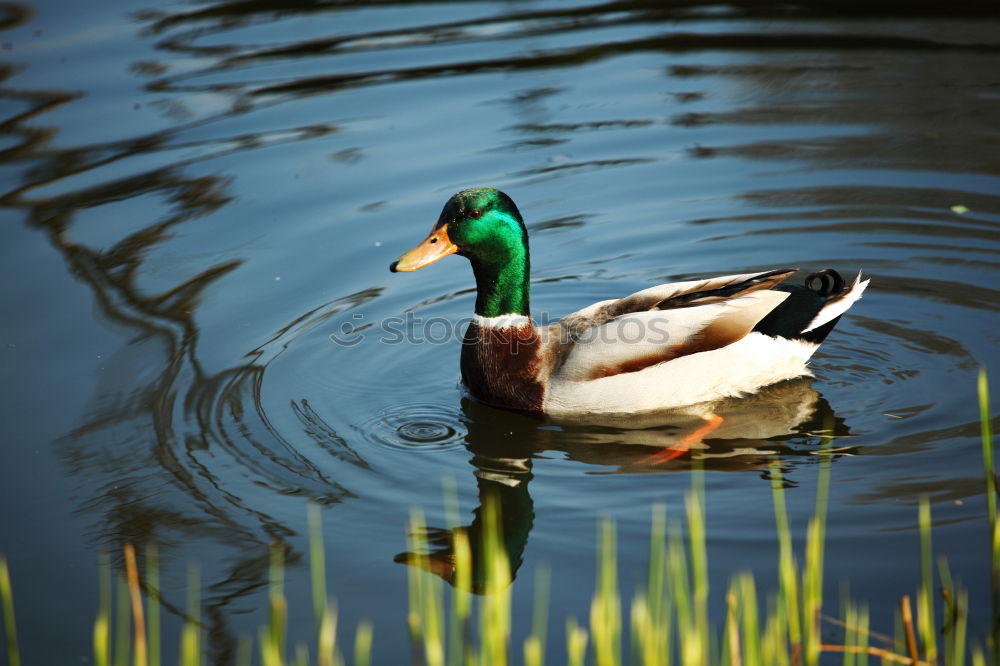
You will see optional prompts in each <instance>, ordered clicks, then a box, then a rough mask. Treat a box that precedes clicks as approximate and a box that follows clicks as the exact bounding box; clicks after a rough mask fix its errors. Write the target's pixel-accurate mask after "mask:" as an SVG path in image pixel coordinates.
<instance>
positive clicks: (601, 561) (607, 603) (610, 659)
mask: <svg viewBox="0 0 1000 666" xmlns="http://www.w3.org/2000/svg"><path fill="white" fill-rule="evenodd" d="M598 543H599V544H600V557H599V558H598V564H597V591H596V593H595V594H594V598H593V601H591V604H590V633H591V636H592V643H593V646H594V648H593V649H594V663H595V664H596V665H597V666H615V665H616V664H619V663H621V630H622V626H621V625H622V608H621V598H620V597H619V595H618V564H617V557H616V546H615V526H614V522H613V521H612V520H611V519H610V518H605V519H604V520H602V521H601V523H600V527H599V531H598Z"/></svg>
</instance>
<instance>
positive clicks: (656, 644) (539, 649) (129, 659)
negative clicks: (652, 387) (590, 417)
mask: <svg viewBox="0 0 1000 666" xmlns="http://www.w3.org/2000/svg"><path fill="white" fill-rule="evenodd" d="M978 388H979V408H980V422H981V424H982V442H983V469H984V477H985V483H986V497H987V510H988V519H989V529H990V530H991V554H990V555H991V563H992V567H991V571H992V575H991V600H992V619H991V621H990V623H989V626H990V627H991V628H992V632H991V633H990V635H987V636H984V637H982V645H980V643H978V642H976V641H972V640H970V639H969V638H968V636H967V624H968V616H967V611H968V596H967V594H966V592H965V590H964V589H961V588H960V587H958V586H957V585H956V584H955V583H954V582H953V580H952V577H951V573H950V571H949V568H948V564H947V562H945V561H944V560H941V561H939V563H938V572H937V576H936V577H935V573H934V563H933V561H932V547H931V511H930V504H929V502H928V501H927V499H926V498H925V499H923V500H922V501H921V503H920V509H919V524H920V555H919V557H920V561H921V580H920V583H919V587H918V589H917V594H916V601H915V604H914V603H913V602H912V601H911V599H910V598H909V596H904V597H903V598H902V599H900V601H899V609H898V611H897V614H896V618H895V627H896V631H895V636H892V637H889V636H882V635H880V634H875V633H873V632H870V631H869V617H868V611H867V608H866V607H865V605H864V604H863V603H859V602H853V601H846V602H844V603H843V604H842V607H841V609H840V614H839V617H829V616H827V615H824V614H823V596H822V595H823V541H824V533H825V527H826V506H827V494H828V490H829V482H830V454H829V448H828V445H829V442H826V443H825V444H824V446H823V449H822V450H821V451H820V455H821V459H822V462H821V466H820V473H819V483H818V484H817V494H816V509H815V514H814V516H813V518H812V519H811V520H810V522H809V525H808V528H807V534H806V547H805V553H804V563H802V564H801V565H800V564H799V562H798V561H797V559H796V556H795V553H794V552H793V549H792V538H791V531H790V527H789V524H788V516H787V512H786V509H785V500H784V494H783V491H782V482H781V472H780V469H779V467H778V465H777V462H772V464H771V468H770V473H771V479H772V490H773V500H774V515H775V522H776V526H777V535H778V543H779V556H778V563H777V567H778V574H779V577H778V580H779V585H778V589H777V590H776V591H774V592H773V593H772V594H770V595H767V596H762V595H761V594H760V593H759V592H758V591H757V587H756V584H755V582H754V578H753V576H752V575H750V574H749V573H737V574H736V575H735V576H734V577H733V579H732V580H731V582H730V584H729V587H728V589H727V590H725V592H724V595H725V596H724V601H725V606H724V607H725V608H726V617H725V620H724V622H723V624H722V626H721V628H719V629H715V628H713V626H712V624H711V622H710V619H709V613H708V608H709V585H708V574H707V561H708V553H707V548H706V543H705V517H704V491H703V489H702V483H701V476H700V474H699V473H697V472H696V473H694V474H693V475H692V478H693V483H692V491H691V493H690V494H689V495H688V496H687V498H686V502H685V512H684V514H685V522H684V524H683V525H681V524H680V523H679V522H671V523H668V522H667V520H666V517H665V516H666V512H665V510H664V508H663V507H662V506H661V507H656V508H654V511H653V518H652V529H651V536H650V549H649V571H648V574H647V580H646V582H645V585H644V586H643V587H642V589H640V590H638V591H637V592H636V593H635V594H634V596H633V597H632V600H631V603H630V606H629V608H628V611H627V613H626V611H625V610H624V609H623V604H622V599H621V596H620V592H619V585H618V580H617V566H616V536H615V525H614V523H613V522H612V521H611V520H608V519H606V520H604V521H602V522H601V523H600V525H599V526H598V539H597V541H598V546H597V547H598V549H599V558H598V559H599V563H598V571H597V572H596V582H595V591H594V595H593V598H592V601H591V605H590V609H589V621H588V622H587V623H586V624H581V623H580V622H579V621H578V620H577V619H576V618H575V617H570V618H567V619H566V625H565V626H566V633H565V636H564V638H563V641H564V646H565V647H564V649H556V648H555V647H553V649H549V648H548V647H547V644H546V642H547V640H548V637H547V636H546V627H547V626H548V617H547V610H548V587H549V585H548V573H547V572H546V571H544V570H542V571H540V572H538V574H537V576H536V580H535V595H534V612H533V618H532V630H531V633H530V634H529V635H528V636H527V637H526V638H524V639H523V641H521V643H520V645H516V644H515V639H514V637H513V636H512V635H511V594H512V590H511V585H510V583H511V581H512V574H511V571H510V563H509V559H508V555H507V553H505V552H504V548H503V541H502V538H501V536H500V516H499V508H498V505H496V504H494V503H486V504H485V505H484V507H483V510H484V513H485V525H486V529H484V530H483V538H482V543H480V544H472V543H470V542H469V537H468V535H467V534H466V533H465V532H463V531H462V530H457V529H456V530H453V531H452V540H453V543H452V544H451V545H452V552H453V558H452V561H451V563H450V565H451V566H452V567H453V571H451V572H450V573H451V575H450V576H449V580H451V581H452V582H453V585H452V586H448V585H446V584H445V583H444V581H442V580H441V579H440V578H438V577H437V576H434V575H431V574H430V573H428V570H430V569H431V568H432V567H431V566H430V563H429V562H428V561H426V557H427V556H426V555H421V553H427V552H428V550H429V549H428V544H427V530H426V528H425V525H424V521H423V517H422V514H421V512H420V511H414V513H413V516H412V518H411V522H410V530H409V532H410V536H409V548H410V551H411V553H413V554H414V557H415V559H414V561H411V562H410V564H412V565H413V566H410V567H409V569H408V571H409V613H408V615H407V623H408V630H409V638H410V642H411V662H412V663H413V664H426V666H477V665H478V666H505V665H506V664H508V663H523V664H525V666H541V665H542V664H544V663H546V656H547V655H549V656H550V658H551V655H552V654H553V653H554V654H558V655H559V657H558V658H556V662H555V663H558V664H563V663H565V664H569V665H570V666H577V665H580V666H582V665H583V664H585V663H591V664H594V665H595V666H619V665H621V664H641V665H642V666H671V665H673V664H679V665H680V666H705V665H708V664H727V665H732V666H743V665H746V666H758V665H771V664H774V665H778V666H780V665H788V666H799V665H802V666H813V665H815V664H818V663H819V662H820V658H821V655H824V654H828V655H830V657H828V658H827V659H824V663H826V662H827V661H828V660H829V659H830V658H833V657H834V656H835V655H833V654H831V653H840V654H841V655H842V657H841V658H842V662H843V664H844V665H845V666H854V665H855V664H857V665H858V666H865V665H866V664H868V663H869V658H871V659H872V660H873V661H874V660H878V662H879V663H881V664H945V665H955V666H958V665H960V664H966V663H968V660H969V659H971V662H972V664H974V665H975V666H979V665H985V664H986V663H992V664H1000V652H998V650H1000V643H998V640H997V631H998V629H997V627H998V620H1000V523H998V521H997V507H996V482H995V478H996V477H995V474H994V470H993V450H992V433H991V431H990V414H989V399H988V388H987V383H986V374H985V372H981V373H980V376H979V386H978ZM452 499H453V498H452ZM449 508H450V509H451V511H452V513H456V512H457V509H455V508H454V506H453V502H451V503H450V507H449ZM455 522H457V521H455ZM309 523H310V564H311V575H312V587H313V595H312V596H313V598H312V604H313V610H314V616H315V627H316V629H315V638H314V641H313V645H311V646H307V645H303V644H299V645H296V646H295V649H294V650H292V651H289V648H288V645H287V641H286V636H287V625H286V623H287V604H288V601H287V599H286V597H285V594H284V563H283V560H282V551H281V550H280V548H278V547H274V548H273V549H272V551H271V564H270V585H269V590H268V603H269V613H268V624H267V625H266V626H264V627H261V629H260V631H259V635H258V637H257V641H256V648H254V641H252V640H250V639H246V640H243V641H241V643H240V649H239V650H238V653H237V656H236V663H237V664H238V665H239V666H244V665H249V664H255V663H257V664H261V665H262V666H285V665H294V666H307V665H309V664H317V665H318V666H340V665H344V664H346V663H347V662H345V660H344V657H343V656H342V655H343V654H345V653H350V654H352V656H353V663H354V664H355V665H356V666H364V665H366V664H370V663H372V642H373V631H374V630H373V627H372V626H371V625H370V624H367V623H362V624H360V625H359V626H358V627H357V628H356V631H355V633H354V640H353V645H350V646H346V648H349V649H345V646H341V645H340V644H339V643H338V632H337V614H336V610H335V607H334V605H333V604H332V602H331V600H330V599H329V597H328V596H327V591H326V582H325V571H326V568H325V559H324V558H325V555H324V551H323V537H322V533H321V527H320V515H319V509H318V508H317V507H316V506H311V507H310V513H309ZM474 553H475V557H474V555H473V554H474ZM124 555H125V558H124V561H125V570H124V571H123V572H120V573H119V574H118V575H117V576H115V575H113V573H112V569H111V565H110V562H109V559H108V558H107V557H102V558H101V563H100V566H99V572H100V581H101V583H100V590H101V592H100V598H99V600H98V612H97V618H96V620H95V622H94V634H93V654H94V663H95V664H96V665H97V666H112V665H114V666H128V665H130V664H131V665H134V666H159V665H160V660H161V652H162V648H161V646H162V643H161V636H160V617H159V612H160V600H159V567H158V560H157V553H156V549H155V547H153V546H150V547H149V548H147V550H146V554H145V562H144V567H143V568H144V571H145V579H144V580H143V579H141V577H140V573H139V566H138V562H137V557H136V553H135V550H134V548H133V547H132V546H131V545H127V546H126V547H125V553H124ZM421 558H425V559H424V561H421ZM474 560H477V561H474ZM435 566H436V567H437V568H440V564H436V565H435ZM473 575H475V577H476V579H477V582H475V583H474V582H473ZM113 579H114V580H113ZM935 585H937V587H935ZM188 586H189V592H188V604H187V611H186V614H185V616H184V627H183V629H182V631H181V636H180V639H179V640H180V649H179V653H180V660H179V663H180V665H181V666H200V665H201V664H204V663H205V661H206V655H205V650H204V649H203V646H202V628H201V623H200V619H199V612H200V611H199V609H200V599H199V595H198V590H199V589H200V582H199V576H198V571H197V568H195V567H192V568H191V569H190V573H189V584H188ZM935 589H938V590H940V600H937V599H936V595H935V594H934V591H935ZM472 590H475V592H476V593H473V591H472ZM477 593H478V594H477ZM113 596H114V600H112V597H113ZM936 605H937V606H939V607H940V608H941V609H942V613H941V614H942V622H941V623H940V624H939V623H938V622H937V621H936V617H935V606H936ZM0 608H2V613H3V621H4V636H5V642H6V646H7V649H6V660H7V663H8V664H9V666H20V664H21V658H20V653H19V648H18V643H17V631H16V622H15V616H14V600H13V595H12V592H11V583H10V575H9V571H8V567H7V563H6V560H5V559H4V558H3V557H2V556H0ZM761 609H766V610H765V611H764V612H763V613H762V612H761ZM822 626H827V627H830V626H835V627H837V628H838V629H839V636H841V638H842V640H840V641H839V642H837V643H826V642H823V640H822V637H821V627H822ZM939 637H940V638H941V641H940V644H939V641H938V638H939ZM255 655H256V658H255ZM518 657H519V658H518Z"/></svg>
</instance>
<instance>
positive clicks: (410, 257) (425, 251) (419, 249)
mask: <svg viewBox="0 0 1000 666" xmlns="http://www.w3.org/2000/svg"><path fill="white" fill-rule="evenodd" d="M456 252H458V247H457V246H456V245H455V244H454V243H452V242H451V239H450V238H448V231H447V226H445V225H441V226H440V227H438V228H437V229H435V230H434V231H432V232H431V234H430V235H429V236H428V237H427V238H425V239H424V242H423V243H421V244H420V245H418V246H416V247H415V248H413V249H412V250H410V251H409V252H407V253H406V254H404V255H403V256H402V257H400V258H399V259H397V260H396V261H394V262H392V263H391V264H390V265H389V270H390V271H392V272H393V273H397V272H404V273H409V272H412V271H419V270H420V269H421V268H423V267H425V266H430V265H431V264H433V263H434V262H435V261H437V260H438V259H441V258H443V257H447V256H448V255H449V254H455V253H456Z"/></svg>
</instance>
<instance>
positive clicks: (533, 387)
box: [462, 322, 545, 414]
mask: <svg viewBox="0 0 1000 666" xmlns="http://www.w3.org/2000/svg"><path fill="white" fill-rule="evenodd" d="M540 349H541V340H540V338H539V336H538V333H537V331H536V330H535V328H534V327H533V326H532V325H531V324H524V325H523V326H509V327H503V328H487V327H481V326H479V325H477V324H476V323H474V322H473V323H471V324H469V328H468V329H467V330H466V332H465V340H464V341H463V343H462V380H463V381H464V382H465V385H466V386H468V387H469V391H470V392H471V393H472V395H473V396H475V397H476V399H478V400H481V401H483V402H485V403H488V404H491V405H496V406H498V407H506V408H507V409H516V410H518V411H525V412H532V413H536V414H541V413H542V398H543V397H544V393H545V389H544V387H543V386H542V384H541V382H540V381H539V379H538V371H539V368H540V367H541V359H540V355H539V351H540Z"/></svg>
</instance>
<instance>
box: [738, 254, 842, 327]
mask: <svg viewBox="0 0 1000 666" xmlns="http://www.w3.org/2000/svg"><path fill="white" fill-rule="evenodd" d="M774 290H775V291H785V292H788V298H786V299H785V300H784V302H783V303H782V304H781V305H779V306H778V307H776V308H775V309H774V310H771V312H769V313H768V315H767V316H766V317H764V318H763V319H761V320H760V321H759V322H757V325H756V326H754V328H753V330H754V331H756V332H758V333H763V334H764V335H771V336H775V337H782V338H791V339H793V340H804V341H806V342H812V343H815V344H819V343H821V342H823V339H824V338H826V336H827V335H828V334H829V333H830V331H832V330H833V327H834V326H835V325H836V324H837V320H838V319H840V317H836V318H834V319H833V320H831V321H829V322H827V323H825V324H823V325H822V326H819V327H818V328H815V329H813V330H811V331H808V332H803V330H804V329H805V328H806V327H807V326H809V323H810V322H811V321H812V320H813V319H814V318H815V317H816V315H817V313H819V311H820V310H822V309H823V306H824V305H826V304H827V303H828V302H829V301H831V300H833V299H835V298H837V297H838V296H840V295H841V294H843V293H844V291H845V290H846V283H845V282H844V278H843V277H841V275H840V273H838V272H837V271H835V270H833V269H832V268H824V269H823V270H821V271H816V272H815V273H810V274H809V275H807V276H806V279H805V281H804V284H779V285H777V286H776V287H775V288H774Z"/></svg>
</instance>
